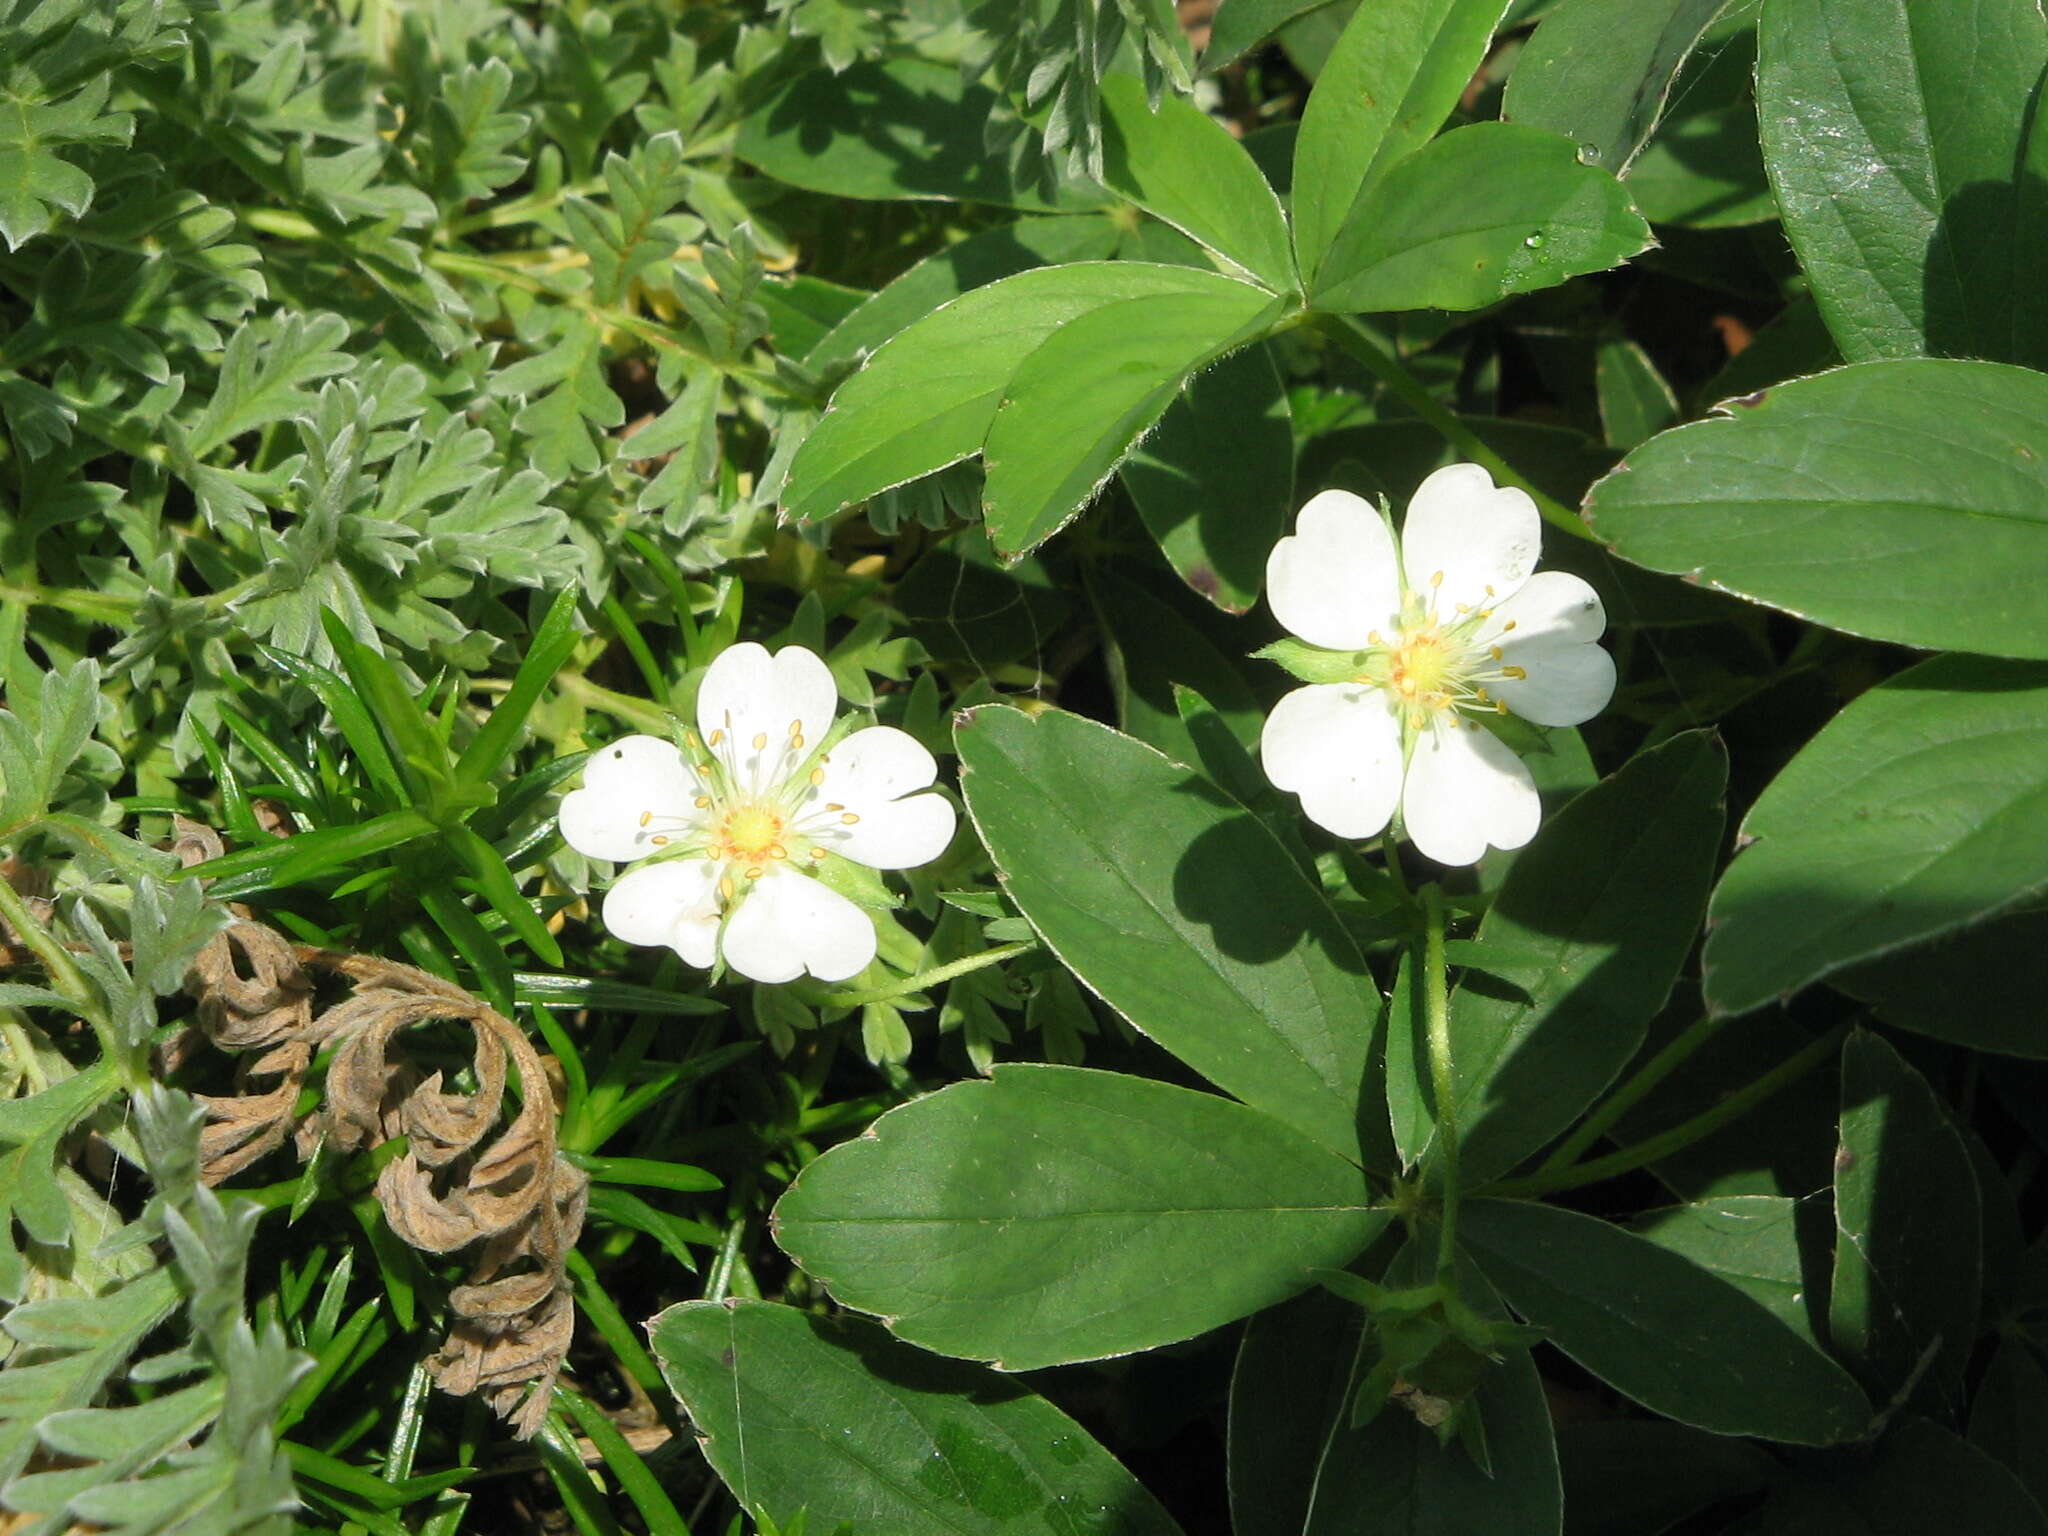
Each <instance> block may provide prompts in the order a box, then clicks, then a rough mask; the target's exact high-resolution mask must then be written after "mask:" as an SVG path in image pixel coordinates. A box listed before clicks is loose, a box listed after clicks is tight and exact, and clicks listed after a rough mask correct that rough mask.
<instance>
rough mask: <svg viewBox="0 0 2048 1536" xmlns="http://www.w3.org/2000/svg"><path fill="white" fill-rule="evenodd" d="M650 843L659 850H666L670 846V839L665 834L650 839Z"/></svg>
mask: <svg viewBox="0 0 2048 1536" xmlns="http://www.w3.org/2000/svg"><path fill="white" fill-rule="evenodd" d="M648 841H649V842H650V843H652V844H654V846H655V847H657V848H666V847H667V846H668V838H667V836H666V835H665V834H664V835H661V836H656V837H650V838H649V839H648Z"/></svg>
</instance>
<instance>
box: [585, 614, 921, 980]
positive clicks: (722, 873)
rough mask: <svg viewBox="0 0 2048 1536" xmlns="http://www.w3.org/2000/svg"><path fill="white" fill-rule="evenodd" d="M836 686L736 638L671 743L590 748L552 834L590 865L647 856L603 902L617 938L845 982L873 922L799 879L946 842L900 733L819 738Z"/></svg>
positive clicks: (888, 862) (880, 862) (866, 956)
mask: <svg viewBox="0 0 2048 1536" xmlns="http://www.w3.org/2000/svg"><path fill="white" fill-rule="evenodd" d="M838 706H839V691H838V689H837V687H836V686H835V685H834V684H833V682H832V673H831V671H830V670H829V669H828V668H827V667H826V665H825V663H824V662H823V661H821V660H820V659H819V658H818V656H817V655H816V654H815V653H814V652H812V651H808V650H805V649H804V648H803V647H802V646H794V645H793V646H789V647H786V648H785V649H783V650H781V651H779V652H777V653H776V654H775V655H773V656H770V655H769V654H768V652H767V651H766V650H765V649H763V648H762V647H761V646H758V645H755V644H753V643H751V642H749V643H747V644H744V645H735V646H733V647H731V648H730V649H729V650H727V651H725V652H723V653H722V654H721V655H720V656H719V657H718V659H717V660H716V661H714V662H712V664H711V667H710V670H709V671H708V672H706V673H705V676H704V684H703V687H702V689H701V690H700V691H699V693H698V695H697V731H696V732H694V733H687V734H686V735H685V739H684V747H685V748H686V749H687V750H683V749H679V748H678V747H677V746H676V745H675V744H674V743H673V742H668V741H664V740H662V739H661V738H660V737H657V736H628V737H625V738H624V739H623V740H620V741H615V742H613V743H611V744H610V745H609V746H606V747H601V748H599V749H598V751H597V752H596V753H594V754H593V755H592V756H591V758H590V761H589V762H588V763H587V764H586V765H585V767H584V770H583V788H581V789H579V790H577V791H575V792H574V793H573V794H570V795H567V796H564V797H563V800H562V809H561V828H562V836H563V837H564V838H565V839H567V840H568V843H569V846H570V847H572V848H574V849H576V850H577V851H578V852H580V853H585V854H588V855H590V856H591V857H593V858H599V859H612V860H616V861H618V862H622V863H623V862H627V861H631V860H636V859H647V860H650V861H651V862H648V863H645V864H642V865H640V867H638V868H637V869H632V870H628V871H627V872H626V874H625V875H623V876H622V877H621V878H620V879H619V881H618V882H617V883H616V884H615V885H613V886H612V888H611V890H610V892H609V893H608V894H607V895H606V896H605V900H604V924H605V927H607V928H609V929H610V930H611V931H612V932H613V933H615V934H617V935H618V936H619V937H620V938H622V939H624V940H625V941H626V942H627V943H629V944H666V945H668V946H669V947H670V948H671V949H673V950H674V951H675V952H676V953H677V954H678V955H680V956H682V958H683V959H684V960H686V961H688V962H689V963H690V964H691V965H697V966H705V967H709V966H710V965H711V964H712V963H713V962H714V961H715V960H717V959H718V958H720V957H721V956H722V957H723V958H724V960H725V963H726V964H727V965H729V966H731V967H732V968H733V969H734V970H735V971H738V972H739V973H740V974H741V975H743V976H749V977H752V978H753V979H754V980H755V981H767V982H781V981H794V980H795V979H796V978H797V977H799V976H801V975H803V974H804V973H805V972H806V971H808V972H809V973H810V974H811V975H813V976H815V977H817V978H818V979H819V980H820V981H844V980H846V979H847V978H848V977H850V976H854V975H857V974H858V973H859V972H861V971H863V970H865V969H866V968H867V966H868V963H869V962H870V961H872V960H873V959H874V958H875V925H874V921H873V920H872V919H871V918H870V917H869V916H868V915H867V913H865V912H863V911H862V910H861V909H860V908H859V907H858V906H856V905H855V904H854V903H853V902H852V901H850V900H848V899H847V898H846V897H845V896H842V895H841V894H840V893H839V892H837V891H835V890H833V889H831V888H830V887H829V886H827V885H824V884H822V883H820V881H819V880H818V879H817V878H816V877H815V875H816V870H817V869H818V868H819V867H820V866H822V865H823V864H824V863H825V862H826V861H827V860H829V859H831V858H832V857H834V856H835V855H837V856H840V857H844V858H848V859H851V860H853V861H854V862H855V863H856V864H865V865H867V866H868V867H869V868H871V869H909V868H912V867H913V866H915V865H919V864H928V863H930V862H931V861H932V860H933V859H936V858H937V857H938V856H939V855H940V854H941V853H943V852H944V851H945V848H946V844H947V843H949V842H951V841H952V838H953V826H954V814H953V807H952V806H951V805H950V804H949V803H947V802H946V801H945V800H943V799H941V798H940V797H939V796H937V795H930V794H917V793H915V791H918V790H923V789H929V788H930V787H931V784H932V781H933V780H934V779H935V778H937V776H938V764H937V763H935V762H934V761H933V760H932V755H931V753H929V752H927V751H926V750H925V749H924V748H923V747H922V746H921V745H919V744H918V742H917V740H916V739H915V738H914V737H911V736H908V735H906V734H905V733H904V732H902V731H899V730H896V729H895V728H894V727H892V726H886V725H876V726H869V727H867V728H866V729H865V730H857V731H853V732H852V733H851V734H848V735H846V736H845V737H844V738H843V739H839V740H836V741H835V740H832V739H830V733H831V731H832V716H833V713H834V712H835V711H836V710H837V708H838Z"/></svg>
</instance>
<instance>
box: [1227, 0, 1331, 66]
mask: <svg viewBox="0 0 2048 1536" xmlns="http://www.w3.org/2000/svg"><path fill="white" fill-rule="evenodd" d="M1332 3H1333V0H1222V3H1221V4H1219V5H1218V6H1217V7H1216V19H1215V20H1214V21H1212V22H1211V23H1210V24H1209V46H1208V47H1206V48H1204V49H1203V50H1202V73H1203V74H1206V75H1213V74H1215V73H1216V71H1217V70H1219V69H1221V68H1223V67H1224V66H1225V65H1226V64H1231V63H1234V62H1235V61H1236V60H1238V59H1240V58H1242V57H1243V56H1244V55H1245V54H1247V53H1249V52H1250V51H1251V50H1252V49H1254V48H1256V47H1257V46H1258V45H1259V44H1260V43H1262V42H1264V41H1265V40H1266V39H1267V38H1268V37H1270V36H1272V34H1273V33H1275V32H1277V31H1278V30H1279V29H1280V28H1282V27H1284V26H1285V25H1287V23H1288V22H1290V21H1292V20H1294V18H1295V17H1297V16H1299V15H1301V14H1302V13H1303V12H1305V11H1314V10H1320V9H1321V8H1322V7H1324V6H1326V5H1329V4H1332Z"/></svg>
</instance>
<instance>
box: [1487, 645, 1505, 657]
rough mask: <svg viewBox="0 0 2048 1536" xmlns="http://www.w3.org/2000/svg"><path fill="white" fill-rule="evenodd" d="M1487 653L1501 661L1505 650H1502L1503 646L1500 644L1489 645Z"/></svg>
mask: <svg viewBox="0 0 2048 1536" xmlns="http://www.w3.org/2000/svg"><path fill="white" fill-rule="evenodd" d="M1486 654H1487V655H1489V656H1491V657H1492V658H1493V659H1494V660H1495V661H1499V660H1500V658H1501V656H1502V654H1503V652H1502V651H1501V648H1500V647H1499V646H1497V645H1489V646H1488V647H1487V648H1486Z"/></svg>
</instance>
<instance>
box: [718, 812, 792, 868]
mask: <svg viewBox="0 0 2048 1536" xmlns="http://www.w3.org/2000/svg"><path fill="white" fill-rule="evenodd" d="M786 826H787V823H786V822H785V821H784V820H783V817H782V815H781V813H780V812H779V811H777V810H776V809H775V808H774V807H773V806H769V805H763V804H762V803H761V802H760V801H758V800H755V801H747V802H744V803H742V804H739V805H736V806H734V807H733V808H732V809H731V810H729V811H727V812H726V813H725V817H724V819H723V820H721V821H720V822H719V824H718V827H717V829H716V830H715V831H714V832H713V833H712V838H711V847H710V850H709V852H710V854H711V857H713V858H714V859H724V860H729V861H731V862H733V863H737V864H745V865H748V866H750V867H749V868H748V870H747V875H748V876H749V877H750V878H752V877H754V876H758V875H759V874H760V873H761V868H760V866H763V865H765V864H766V863H767V862H768V860H770V859H786V858H788V857H789V850H788V849H787V848H786V847H785V846H784V845H783V835H784V829H785V828H786Z"/></svg>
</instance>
